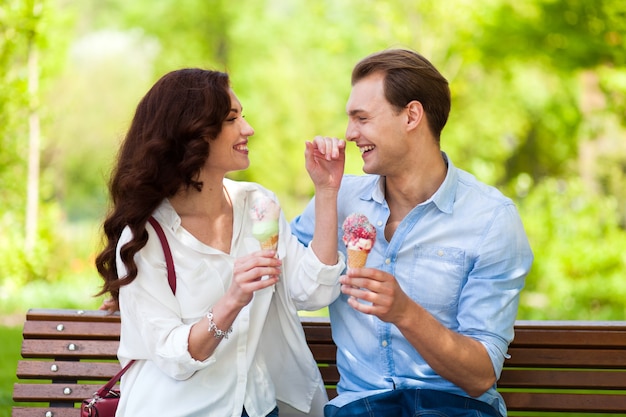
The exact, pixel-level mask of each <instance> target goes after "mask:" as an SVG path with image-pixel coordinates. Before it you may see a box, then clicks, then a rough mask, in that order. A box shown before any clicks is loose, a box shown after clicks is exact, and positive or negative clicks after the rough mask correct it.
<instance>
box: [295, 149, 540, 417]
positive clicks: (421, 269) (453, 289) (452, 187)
mask: <svg viewBox="0 0 626 417" xmlns="http://www.w3.org/2000/svg"><path fill="white" fill-rule="evenodd" d="M442 155H443V157H444V158H445V159H446V161H447V163H448V172H447V175H446V178H445V180H444V182H443V183H442V185H441V186H440V188H439V189H438V190H437V192H436V193H435V194H434V195H433V196H432V197H431V198H430V199H429V200H427V201H425V202H423V203H422V204H419V205H418V206H416V207H415V208H414V209H413V210H412V211H411V212H410V213H409V214H408V215H407V216H406V217H405V218H404V219H403V220H402V222H401V223H400V225H399V226H398V228H397V230H396V232H395V234H394V235H393V237H392V239H391V241H390V242H387V240H386V239H385V234H384V228H385V225H386V223H387V219H388V218H389V207H388V205H387V202H386V201H385V193H384V187H385V181H384V178H382V177H380V176H376V175H364V176H350V175H346V176H345V177H344V179H343V181H342V184H341V189H340V192H339V197H338V211H339V228H338V231H337V232H338V233H337V235H338V236H337V238H338V241H339V248H341V250H345V245H343V243H342V242H341V237H342V235H343V233H342V231H341V224H342V222H343V220H344V219H345V218H346V217H347V216H348V215H349V214H350V213H353V212H359V213H363V214H365V215H366V216H367V217H368V218H369V219H370V221H371V222H372V224H373V225H374V226H375V227H376V232H377V234H376V243H375V244H374V247H373V248H372V251H371V252H370V255H369V257H368V259H367V264H366V266H367V267H370V268H378V269H380V270H383V271H386V272H388V273H390V274H392V275H394V276H395V277H396V279H397V280H398V282H399V284H400V286H401V287H402V289H403V290H404V291H405V292H406V293H407V294H408V295H409V296H410V297H411V298H412V299H413V300H415V301H416V302H417V303H419V304H420V305H421V306H422V307H424V308H425V309H426V310H428V311H429V312H430V313H431V314H432V315H433V316H435V317H436V318H437V319H438V320H439V321H440V322H441V323H442V324H443V325H445V326H446V327H448V328H449V329H452V330H454V331H455V332H458V333H460V334H463V335H466V336H469V337H472V338H474V339H476V340H478V341H480V342H481V343H482V344H483V345H484V346H485V348H486V350H487V352H488V354H489V356H490V358H491V361H492V363H493V368H494V371H495V374H496V375H497V376H498V377H499V376H500V373H501V371H502V365H503V362H504V359H505V357H506V356H507V353H506V352H507V348H508V345H509V343H510V342H511V341H512V340H513V325H514V322H515V318H516V315H517V308H518V303H519V293H520V291H521V289H522V288H523V286H524V280H525V277H526V275H527V274H528V272H529V270H530V266H531V264H532V261H533V254H532V251H531V249H530V246H529V244H528V240H527V238H526V233H525V232H524V228H523V225H522V222H521V219H520V216H519V214H518V212H517V209H516V207H515V205H514V204H513V202H512V201H511V200H510V199H509V198H507V197H505V196H503V195H502V194H501V193H500V192H499V191H498V190H497V189H495V188H494V187H490V186H487V185H485V184H482V183H480V182H479V181H478V180H476V178H474V177H473V176H472V175H471V174H469V173H467V172H465V171H462V170H460V169H458V168H456V167H455V166H454V165H453V164H452V162H450V161H449V160H448V158H447V156H446V155H445V154H442ZM314 214H315V213H314V206H313V202H311V203H309V205H308V206H307V208H306V209H305V211H304V212H303V214H302V215H300V216H299V217H297V218H296V219H294V221H293V222H292V224H291V226H292V232H293V233H294V234H295V235H296V236H297V237H298V239H299V240H300V241H301V242H303V243H305V244H308V243H309V242H310V241H311V239H312V235H313V228H314ZM329 310H330V319H331V324H332V332H333V338H334V340H335V343H336V344H337V346H338V352H337V366H338V368H339V372H340V374H341V379H340V382H339V384H338V387H337V391H338V393H339V396H338V397H337V398H335V399H333V400H332V401H331V403H332V404H334V405H337V406H341V405H343V404H346V403H348V402H350V401H353V400H355V399H357V398H361V397H364V396H367V395H372V394H375V393H378V392H382V391H386V390H390V389H394V388H429V389H435V390H443V391H446V392H450V393H453V394H457V395H464V396H467V394H466V393H465V392H464V391H463V390H462V389H461V388H459V387H458V386H456V385H454V384H452V383H451V382H449V381H447V380H445V379H443V378H442V377H440V376H439V375H438V374H436V373H435V372H434V371H433V370H432V369H431V367H430V366H429V365H428V364H427V363H426V362H425V361H424V359H423V358H422V357H421V356H420V354H419V353H418V352H417V351H416V350H415V348H413V346H412V345H410V344H409V343H408V342H407V340H406V339H405V338H404V337H403V336H402V334H401V333H400V332H399V331H398V329H397V328H396V327H395V326H393V325H391V324H389V323H385V322H382V321H381V320H379V319H378V318H376V317H374V316H370V315H366V314H363V313H360V312H357V311H356V310H354V309H352V308H351V307H350V306H349V305H348V303H347V302H346V296H344V295H343V294H342V295H341V296H340V297H339V298H338V299H336V300H335V301H334V302H333V303H332V304H331V305H330V308H329ZM415 325H416V326H419V323H415ZM478 399H479V400H482V401H485V402H487V403H489V404H491V405H492V406H494V407H495V408H496V409H498V410H499V411H500V412H501V413H502V415H506V406H505V404H504V401H503V399H502V397H501V396H500V394H499V393H498V392H497V391H496V386H495V385H494V386H493V387H492V388H491V389H489V390H488V391H487V392H486V393H484V394H483V395H482V396H480V397H479V398H478Z"/></svg>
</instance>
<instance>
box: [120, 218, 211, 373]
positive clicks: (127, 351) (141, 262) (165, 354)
mask: <svg viewBox="0 0 626 417" xmlns="http://www.w3.org/2000/svg"><path fill="white" fill-rule="evenodd" d="M146 229H147V230H148V233H149V239H148V242H147V244H146V246H144V247H143V248H142V249H141V250H140V251H139V252H137V254H136V255H135V262H136V264H137V270H138V274H137V278H136V279H135V280H134V281H133V282H132V283H130V284H128V285H125V286H123V287H122V288H121V289H120V313H121V317H122V329H121V341H120V348H119V351H118V356H119V357H120V360H122V361H123V362H124V361H125V360H130V359H138V360H142V359H145V360H150V361H153V362H154V363H155V364H156V365H157V366H158V367H159V368H160V369H161V370H162V371H163V372H164V373H165V374H167V375H169V376H170V377H172V378H174V379H179V380H184V379H187V378H189V377H191V376H192V375H193V374H194V373H195V372H196V371H198V370H199V369H202V368H205V367H207V366H209V365H210V364H212V363H214V362H215V359H214V358H213V357H209V358H208V359H206V360H205V361H202V362H200V361H197V360H195V359H193V358H192V357H191V355H190V354H189V351H188V339H189V332H190V330H191V326H192V325H193V323H184V322H183V320H182V319H181V312H180V307H179V304H178V301H177V300H176V297H175V296H174V294H173V293H172V290H171V288H170V287H169V284H168V281H167V268H166V264H165V258H164V255H163V249H162V247H161V243H160V241H159V239H158V237H157V235H156V233H155V232H154V231H153V230H152V228H151V227H150V226H148V227H146ZM130 238H131V232H130V230H129V229H128V228H127V229H125V230H124V232H123V233H122V236H121V238H120V241H119V243H118V246H117V258H116V259H117V270H118V275H119V276H120V278H121V277H123V276H125V275H126V268H125V266H124V263H123V262H122V261H121V259H120V248H121V247H122V246H123V245H124V244H125V243H126V242H128V241H129V240H130Z"/></svg>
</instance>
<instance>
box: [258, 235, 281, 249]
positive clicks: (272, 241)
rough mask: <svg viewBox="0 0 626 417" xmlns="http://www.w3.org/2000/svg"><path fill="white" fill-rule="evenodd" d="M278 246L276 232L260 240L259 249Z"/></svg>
mask: <svg viewBox="0 0 626 417" xmlns="http://www.w3.org/2000/svg"><path fill="white" fill-rule="evenodd" d="M277 247H278V234H275V235H272V236H271V237H270V238H269V239H265V240H264V241H263V242H261V249H264V250H265V249H273V250H276V248H277Z"/></svg>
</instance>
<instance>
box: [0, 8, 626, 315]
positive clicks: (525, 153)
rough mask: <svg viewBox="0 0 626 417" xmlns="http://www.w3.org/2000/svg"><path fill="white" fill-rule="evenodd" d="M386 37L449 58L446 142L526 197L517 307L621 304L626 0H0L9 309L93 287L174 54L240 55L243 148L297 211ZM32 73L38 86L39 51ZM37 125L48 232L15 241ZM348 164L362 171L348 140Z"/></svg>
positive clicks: (224, 62)
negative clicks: (311, 145)
mask: <svg viewBox="0 0 626 417" xmlns="http://www.w3.org/2000/svg"><path fill="white" fill-rule="evenodd" d="M388 47H409V48H412V49H415V50H418V51H420V52H422V53H423V54H424V55H425V56H427V57H428V58H429V59H430V60H431V61H432V62H433V63H434V64H435V65H436V66H437V67H438V68H439V69H440V70H441V71H442V73H443V74H444V75H445V76H446V77H447V78H448V80H449V81H450V85H451V89H452V93H453V108H452V114H451V117H450V120H449V122H448V126H447V127H446V129H444V132H443V137H442V147H443V149H444V150H445V151H446V152H447V153H448V154H449V155H450V156H451V158H452V159H453V161H454V162H455V165H457V166H460V167H461V168H463V169H466V170H467V171H470V172H472V173H473V174H475V175H476V176H477V177H478V178H479V179H481V180H483V181H485V182H487V183H489V184H493V185H495V186H497V187H499V188H500V189H502V190H503V191H504V192H505V193H506V194H507V195H509V196H511V197H512V198H514V199H515V201H516V202H517V204H518V207H519V208H520V212H521V214H522V217H523V220H524V223H525V226H526V228H527V232H528V235H529V238H530V240H531V244H532V246H533V248H534V251H535V255H536V261H535V264H534V266H533V270H532V271H531V274H530V275H529V276H528V279H527V287H526V289H525V291H524V293H523V296H522V303H521V306H520V314H519V318H532V319H590V320H596V319H611V320H618V319H619V320H623V319H625V318H626V280H625V279H624V275H625V272H626V231H625V227H626V141H625V140H624V139H625V126H624V124H625V121H626V119H625V116H624V115H626V71H625V69H626V68H625V66H626V3H624V2H623V1H621V0H597V1H594V2H588V1H585V0H528V1H524V2H518V1H514V0H455V1H446V2H442V1H438V0H421V1H419V2H407V1H404V0H359V1H356V0H340V1H334V0H240V1H238V2H236V3H233V2H229V1H226V0H210V1H206V0H177V1H173V0H171V1H170V0H163V1H159V2H154V1H147V0H134V1H132V2H129V1H126V0H107V1H103V0H81V1H79V2H68V1H63V0H4V1H3V2H1V3H0V306H1V307H0V313H2V314H5V315H10V314H14V313H17V314H20V313H22V312H23V311H24V310H25V309H26V308H28V307H33V306H37V307H42V306H53V307H54V306H56V307H68V306H80V307H82V308H88V307H95V306H97V305H98V304H99V302H100V300H97V299H93V297H91V294H93V293H95V292H96V291H97V289H98V286H99V284H100V282H99V278H98V277H97V274H96V273H95V270H94V267H93V256H94V253H96V251H97V249H98V245H99V236H98V228H99V222H100V221H101V219H102V216H103V215H104V213H105V212H106V208H107V197H106V181H107V177H108V173H109V170H110V167H111V164H112V161H113V160H114V158H115V153H116V151H117V146H118V144H119V141H120V139H121V137H123V134H124V131H125V129H126V126H127V124H128V121H129V120H130V118H131V117H132V113H133V110H134V106H135V105H136V103H137V102H138V100H139V99H140V98H141V96H142V95H143V94H144V93H145V92H146V91H147V89H148V88H149V87H150V86H151V85H152V83H153V82H154V81H156V79H157V78H159V77H160V76H161V75H162V74H163V73H165V72H167V71H169V70H173V69H176V68H180V67H185V66H198V67H205V68H214V69H220V70H226V71H228V72H229V73H230V74H231V77H232V81H233V87H234V89H235V91H236V92H237V94H238V96H239V98H240V100H241V101H242V104H243V106H244V112H245V114H246V117H247V120H248V121H249V122H250V123H251V124H252V126H253V127H254V128H255V130H256V134H255V135H254V136H253V137H252V138H251V142H250V149H251V152H250V159H251V161H252V164H251V168H250V169H248V170H246V171H245V172H241V173H236V174H234V175H233V177H234V178H236V179H242V180H251V181H257V182H259V183H261V184H263V185H265V186H267V187H269V188H271V189H272V190H274V191H275V192H276V193H277V194H278V196H279V197H280V199H281V203H282V205H283V208H284V209H285V211H286V213H287V215H288V217H289V218H292V217H293V216H295V215H296V214H297V213H298V212H299V211H300V210H301V209H302V208H303V206H304V204H306V202H307V201H308V199H309V198H310V197H311V194H312V187H311V183H310V180H309V179H308V176H307V174H306V171H305V169H304V164H303V152H304V144H303V142H304V141H305V140H309V139H311V138H312V137H313V136H314V135H317V134H323V135H328V136H331V135H332V136H338V137H342V136H343V133H344V129H345V126H346V121H347V119H346V116H345V111H344V108H345V101H346V99H347V97H348V94H349V91H350V82H349V81H350V80H349V77H350V71H351V69H352V66H353V65H354V64H355V63H356V62H357V61H358V60H359V59H360V58H362V57H364V56H365V55H367V54H369V53H372V52H374V51H377V50H380V49H384V48H388ZM33 50H37V51H38V54H39V75H40V76H39V81H40V89H39V93H38V94H37V95H36V96H35V97H33V96H31V95H29V94H28V86H27V62H28V57H29V53H31V52H32V51H33ZM31 111H36V112H37V114H38V115H39V117H40V119H41V125H42V148H41V151H40V155H41V166H40V168H41V173H40V199H39V200H40V201H39V203H40V205H39V216H38V220H39V223H38V234H37V242H36V243H37V244H36V246H35V249H34V250H33V251H27V250H25V249H24V239H25V232H24V227H25V212H26V208H25V206H26V191H27V187H28V184H27V181H26V179H25V178H26V172H27V158H26V155H27V153H28V117H29V115H30V114H31ZM347 171H348V172H351V173H360V172H361V160H360V157H359V155H358V152H357V151H356V149H355V148H354V146H351V145H349V150H348V165H347Z"/></svg>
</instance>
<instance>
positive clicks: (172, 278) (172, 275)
mask: <svg viewBox="0 0 626 417" xmlns="http://www.w3.org/2000/svg"><path fill="white" fill-rule="evenodd" d="M148 221H149V222H150V224H151V225H152V227H153V228H154V231H155V232H156V233H157V236H159V240H160V241H161V246H163V254H164V255H165V264H166V265H167V281H168V282H169V284H170V288H171V289H172V293H174V295H176V271H175V270H174V259H172V251H171V250H170V245H169V243H167V238H166V237H165V233H164V232H163V228H162V227H161V225H160V224H159V222H158V221H157V220H156V219H155V218H154V217H152V216H150V218H149V219H148Z"/></svg>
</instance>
